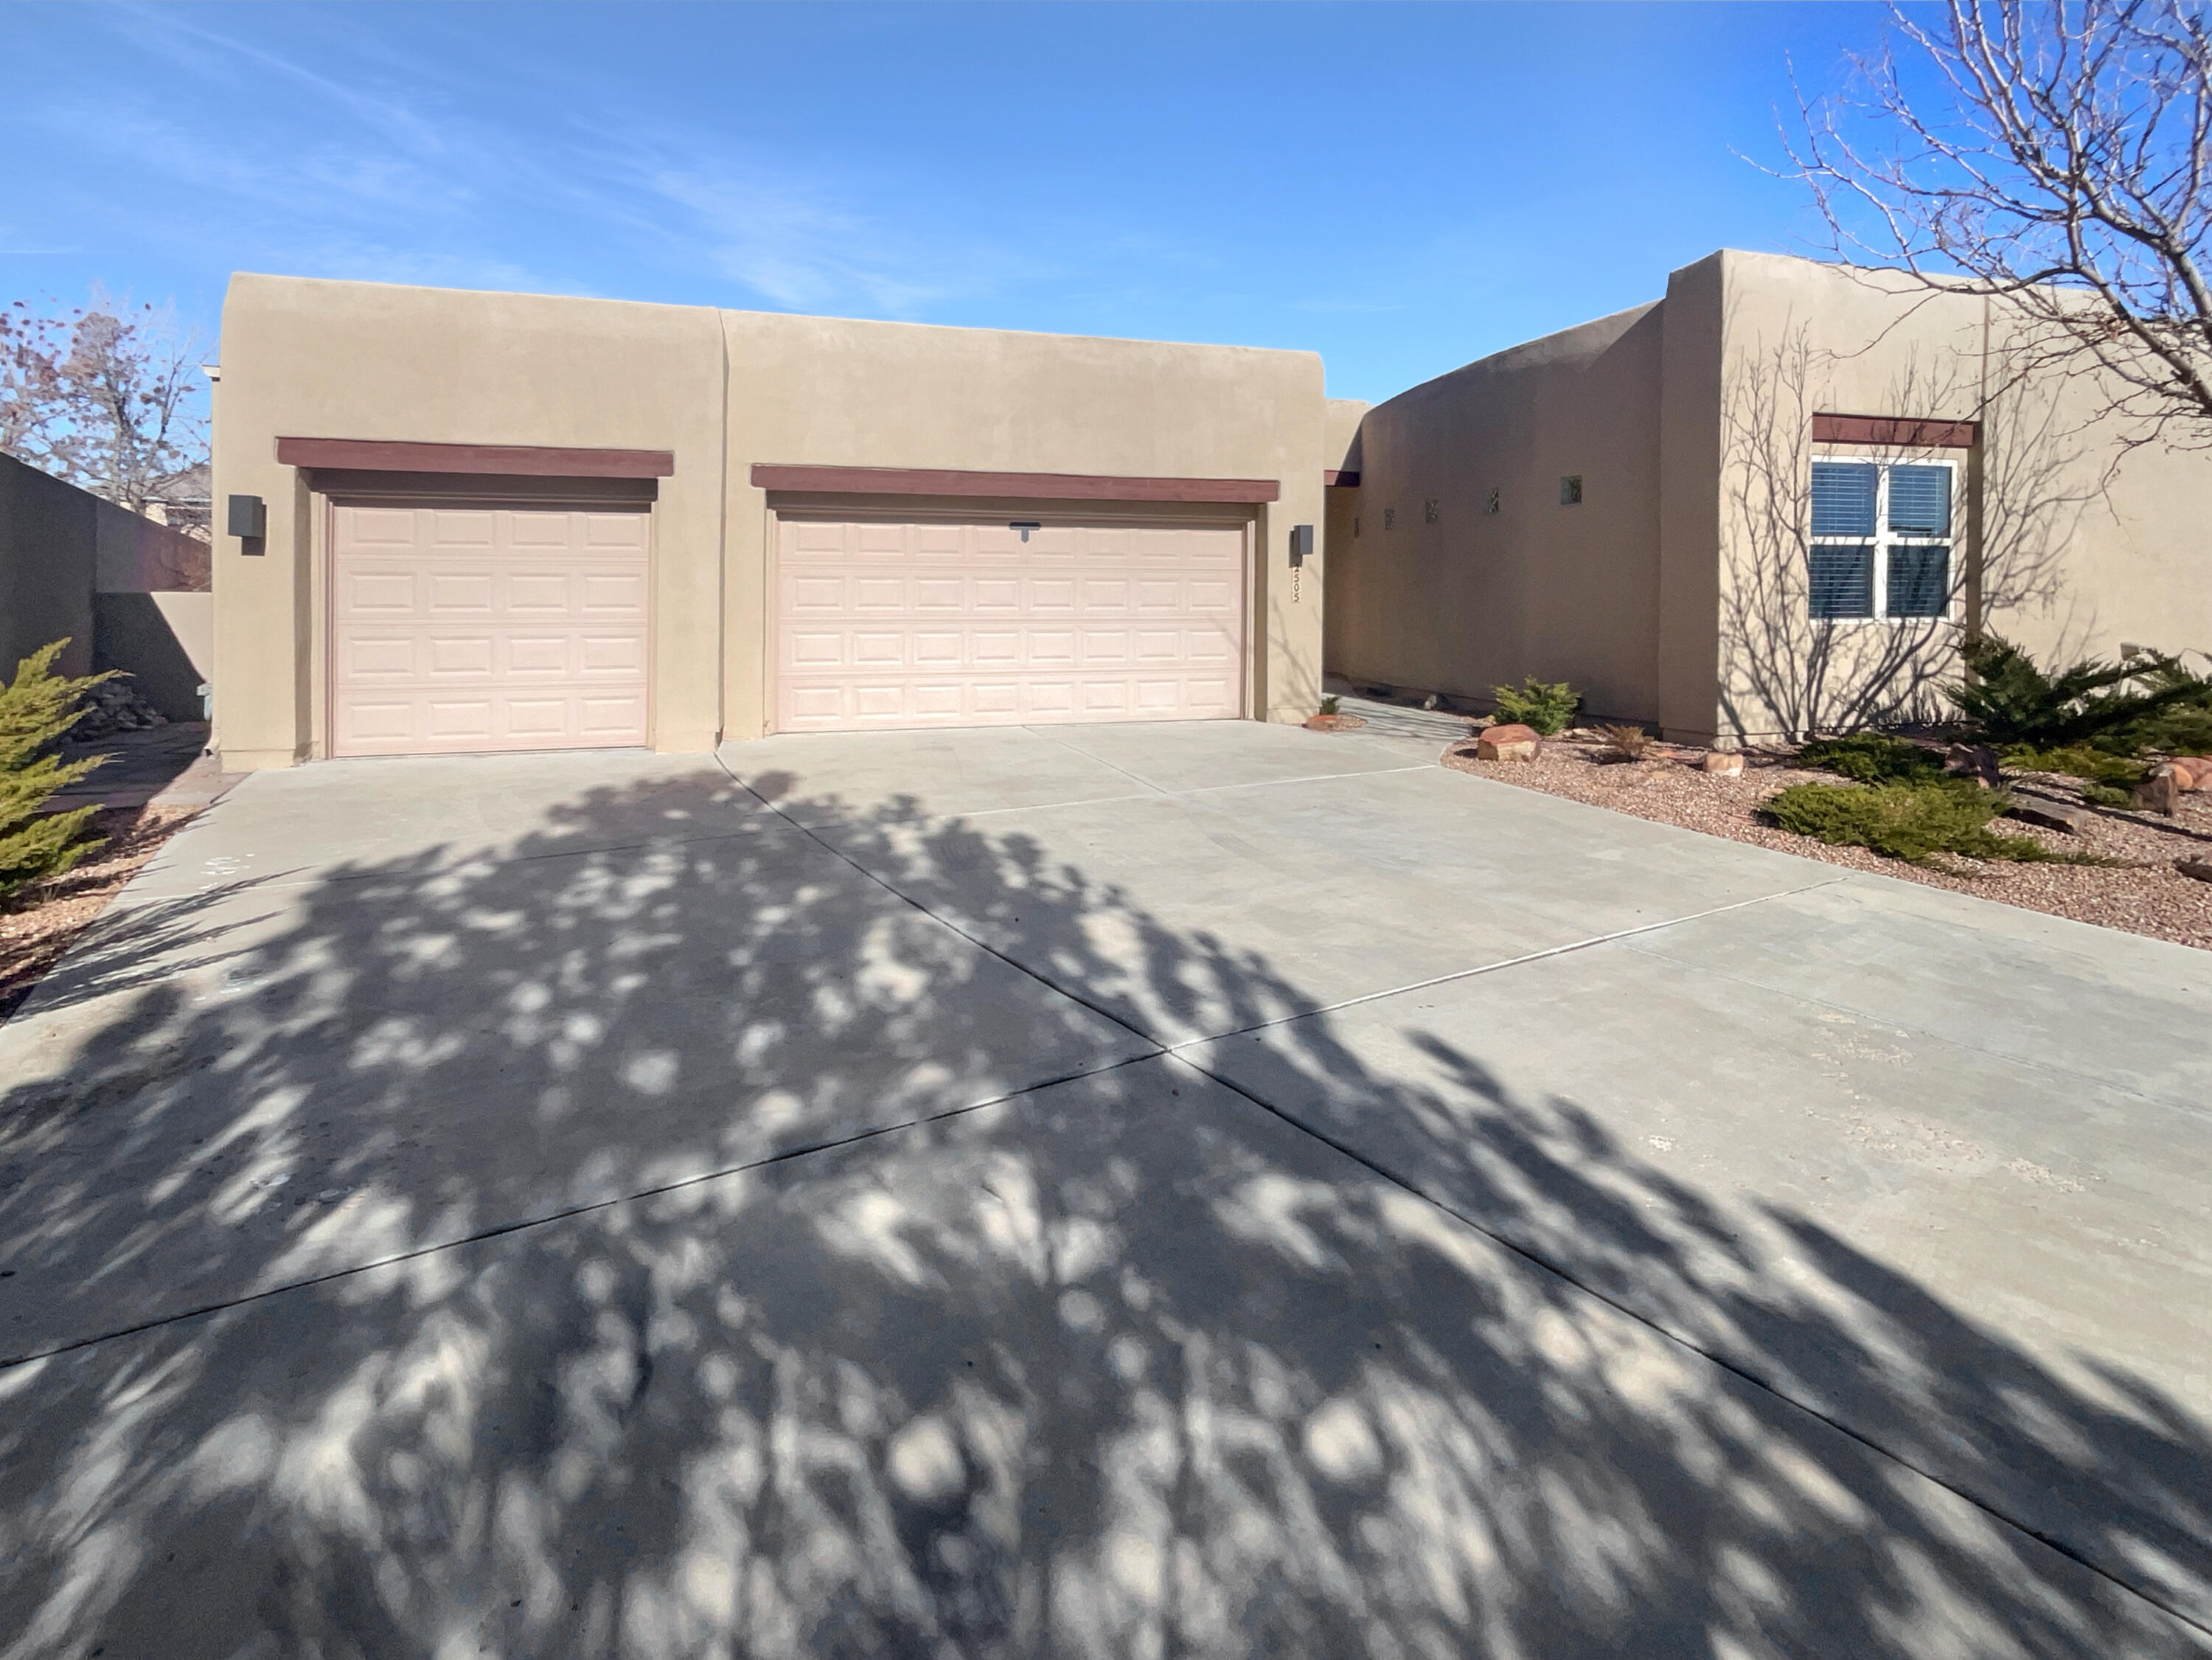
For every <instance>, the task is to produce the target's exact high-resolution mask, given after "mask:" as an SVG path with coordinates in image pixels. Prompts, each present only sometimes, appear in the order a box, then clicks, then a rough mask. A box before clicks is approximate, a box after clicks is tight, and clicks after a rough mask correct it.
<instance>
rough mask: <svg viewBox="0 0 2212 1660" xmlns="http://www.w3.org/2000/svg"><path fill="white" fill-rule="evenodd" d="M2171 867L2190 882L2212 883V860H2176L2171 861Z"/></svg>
mask: <svg viewBox="0 0 2212 1660" xmlns="http://www.w3.org/2000/svg"><path fill="white" fill-rule="evenodd" d="M2173 867H2174V869H2176V870H2178V871H2179V872H2180V873H2182V874H2183V875H2184V876H2186V877H2189V878H2191V879H2192V880H2195V881H2198V882H2212V860H2204V859H2177V860H2174V861H2173Z"/></svg>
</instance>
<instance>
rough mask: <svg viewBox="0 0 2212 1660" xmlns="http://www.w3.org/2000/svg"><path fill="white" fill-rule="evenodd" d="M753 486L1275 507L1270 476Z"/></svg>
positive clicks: (1057, 475)
mask: <svg viewBox="0 0 2212 1660" xmlns="http://www.w3.org/2000/svg"><path fill="white" fill-rule="evenodd" d="M752 481H753V488H754V489H764V490H814V491H819V492H822V493H824V494H834V495H840V496H1028V497H1034V498H1036V499H1038V500H1041V501H1060V502H1274V501H1279V500H1280V499H1281V497H1282V494H1283V487H1282V485H1281V484H1280V483H1278V482H1277V481H1276V480H1274V479H1273V478H1137V477H1121V476H1119V475H1115V474H1107V473H1091V472H969V471H955V470H948V469H940V468H927V467H818V466H773V465H768V464H766V463H762V464H759V465H756V466H755V467H754V468H753V470H752Z"/></svg>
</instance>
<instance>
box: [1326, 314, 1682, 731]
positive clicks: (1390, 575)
mask: <svg viewBox="0 0 2212 1660" xmlns="http://www.w3.org/2000/svg"><path fill="white" fill-rule="evenodd" d="M1660 323H1661V317H1660V308H1659V307H1657V306H1656V305H1648V306H1642V307H1637V308H1636V309H1634V310H1632V311H1626V312H1622V313H1620V314H1618V315H1617V316H1613V317H1607V318H1603V319H1599V320H1598V321H1596V322H1594V323H1588V324H1584V325H1582V326H1581V327H1579V328H1574V329H1569V330H1566V331H1564V332H1562V333H1559V334H1555V335H1551V336H1547V337H1546V338H1544V339H1541V340H1536V341H1532V342H1530V343H1529V344H1526V345H1522V346H1516V347H1515V348H1513V349H1512V350H1510V351H1505V352H1500V353H1498V355H1496V356H1492V357H1486V358H1484V359H1482V360H1481V361H1480V362H1474V363H1470V364H1468V366H1467V367H1466V368H1460V369H1455V370H1454V371H1453V372H1452V373H1451V374H1447V375H1443V376H1441V377H1439V378H1438V379H1437V380H1431V381H1428V382H1425V384H1423V385H1421V386H1415V387H1414V388H1413V389H1412V390H1411V391H1409V392H1401V393H1400V394H1399V395H1398V396H1397V397H1395V398H1391V399H1390V400H1389V401H1388V402H1387V403H1383V404H1378V405H1377V406H1376V408H1375V409H1373V410H1370V411H1369V412H1368V414H1367V417H1366V418H1365V420H1364V423H1363V424H1362V426H1361V428H1360V432H1359V437H1358V452H1359V467H1358V472H1359V485H1358V489H1357V490H1356V491H1341V492H1339V494H1340V495H1342V496H1346V497H1347V498H1349V499H1348V500H1346V501H1345V502H1340V503H1339V504H1338V505H1337V507H1336V508H1335V510H1334V518H1333V520H1332V535H1333V536H1334V537H1335V538H1340V539H1339V540H1337V542H1336V544H1335V545H1336V548H1337V553H1336V555H1335V556H1334V559H1333V561H1332V567H1331V569H1332V577H1331V581H1330V585H1329V593H1328V601H1329V648H1330V658H1329V663H1330V666H1331V667H1332V668H1333V669H1335V670H1337V671H1339V672H1342V673H1345V674H1346V675H1349V676H1350V677H1352V678H1353V679H1355V680H1360V679H1366V680H1378V681H1382V682H1385V683H1388V684H1398V685H1408V686H1418V687H1423V688H1426V689H1430V690H1440V691H1445V692H1449V693H1453V694H1456V695H1459V696H1468V697H1475V698H1486V697H1487V696H1488V695H1489V692H1490V689H1491V687H1492V685H1495V684H1498V683H1500V682H1505V681H1512V682H1517V681H1519V680H1520V679H1521V678H1522V677H1523V676H1526V675H1531V674H1534V675H1537V676H1540V677H1541V678H1545V679H1549V680H1558V679H1567V680H1571V681H1573V682H1574V683H1575V684H1577V686H1579V687H1581V688H1583V690H1584V692H1585V695H1586V696H1587V698H1588V701H1589V707H1590V708H1592V709H1593V710H1595V711H1598V712H1601V713H1604V714H1618V715H1621V716H1623V717H1628V718H1648V717H1649V716H1650V714H1651V713H1652V712H1653V711H1654V709H1655V708H1656V704H1657V702H1658V692H1657V686H1656V673H1657V669H1656V655H1657V649H1658V642H1657V620H1656V613H1657V607H1658V599H1659V575H1660V573H1659V549H1658V537H1657V524H1658V514H1659V489H1660V445H1659V414H1660V410H1659V404H1660V362H1661V333H1660ZM1567 477H1578V478H1580V479H1581V481H1582V499H1581V501H1580V502H1578V503H1575V504H1572V505H1567V504H1563V503H1562V502H1561V499H1560V497H1561V480H1562V479H1563V478H1567ZM1493 491H1494V492H1495V493H1496V494H1495V498H1494V503H1493V499H1492V492H1493ZM1353 520H1356V521H1357V523H1356V527H1355V526H1354V525H1353V524H1352V522H1351V521H1353Z"/></svg>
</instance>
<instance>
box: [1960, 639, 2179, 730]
mask: <svg viewBox="0 0 2212 1660" xmlns="http://www.w3.org/2000/svg"><path fill="white" fill-rule="evenodd" d="M1963 656H1964V658H1965V661H1966V669H1967V672H1968V675H1969V678H1968V679H1967V680H1966V682H1965V683H1964V684H1961V685H1958V686H1954V687H1952V688H1950V689H1949V690H1948V693H1947V696H1949V698H1950V700H1951V702H1952V703H1953V704H1954V705H1955V706H1956V707H1957V708H1958V710H1959V713H1960V714H1963V715H1965V716H1966V719H1967V720H1968V721H1970V722H1972V725H1973V727H1974V729H1975V731H1976V733H1978V735H1979V736H1980V738H1981V739H1982V740H1983V741H1984V743H1990V744H1995V745H1999V746H2000V747H2008V746H2026V747H2032V748H2036V749H2063V748H2066V747H2069V746H2070V745H2076V744H2090V745H2095V746H2096V747H2097V748H2099V749H2102V750H2108V751H2112V752H2114V753H2117V754H2128V755H2132V754H2136V753H2139V752H2140V751H2142V749H2144V748H2145V747H2147V746H2148V745H2151V744H2153V743H2154V742H2159V741H2160V740H2161V739H2163V738H2166V737H2169V736H2171V734H2172V730H2178V729H2179V728H2181V727H2187V726H2191V725H2197V726H2203V727H2209V728H2212V678H2206V677H2204V676H2203V675H2197V674H2191V672H2189V671H2188V670H2187V669H2185V668H2184V667H2182V666H2181V661H2180V660H2179V658H2174V657H2167V656H2165V655H2163V654H2160V653H2158V652H2142V653H2138V654H2136V655H2134V656H2131V657H2127V658H2124V659H2122V660H2120V661H2118V662H2117V663H2106V662H2100V661H2098V660H2095V659H2089V660H2085V661H2082V662H2079V663H2076V664H2075V665H2074V666H2073V667H2071V668H2069V669H2063V670H2061V671H2059V672H2057V673H2055V674H2054V673H2051V672H2046V671H2045V670H2044V669H2042V668H2039V667H2038V666H2036V663H2035V660H2033V658H2031V657H2030V656H2029V655H2028V654H2027V653H2026V652H2024V651H2022V650H2021V649H2020V648H2019V647H2017V646H2015V645H2013V644H2011V643H2009V642H2007V641H2003V640H2000V639H1999V638H1997V636H1996V635H1993V634H1992V635H1984V636H1982V638H1980V639H1979V640H1977V641H1975V642H1972V644H1970V645H1969V646H1967V647H1966V650H1965V652H1964V653H1963ZM2192 717H2194V719H2193V720H2192ZM2161 728H2166V729H2169V730H2168V731H2167V732H2164V733H2162V732H2161Z"/></svg>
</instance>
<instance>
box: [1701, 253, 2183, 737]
mask: <svg viewBox="0 0 2212 1660" xmlns="http://www.w3.org/2000/svg"><path fill="white" fill-rule="evenodd" d="M1718 258H1720V260H1721V261H1722V262H1723V271H1724V276H1723V286H1724V290H1725V292H1724V296H1723V301H1722V312H1723V333H1724V344H1723V352H1722V374H1723V392H1722V397H1721V404H1722V421H1721V428H1722V434H1723V444H1722V447H1723V457H1722V465H1721V469H1720V472H1719V479H1720V489H1719V502H1718V515H1717V516H1718V520H1719V525H1720V534H1719V544H1718V545H1719V550H1720V556H1719V558H1718V560H1717V565H1716V569H1717V574H1718V576H1719V579H1720V588H1719V605H1718V611H1717V617H1718V623H1719V634H1720V642H1721V650H1720V660H1721V673H1720V676H1719V684H1718V688H1717V690H1718V700H1717V703H1718V707H1717V712H1716V722H1715V724H1716V727H1717V729H1718V730H1719V731H1720V732H1721V733H1723V735H1724V736H1747V737H1751V738H1759V737H1762V736H1768V735H1773V734H1784V733H1803V732H1806V731H1812V730H1829V729H1835V728H1839V727H1851V726H1855V725H1859V724H1863V723H1864V722H1866V721H1875V720H1883V719H1891V718H1896V717H1898V716H1900V715H1912V714H1941V713H1942V712H1943V709H1944V708H1945V704H1944V702H1943V700H1942V687H1943V686H1944V685H1945V684H1949V683H1951V682H1952V681H1954V680H1955V678H1956V677H1957V672H1958V669H1957V649H1958V645H1959V643H1960V639H1961V638H1962V636H1963V634H1964V630H1965V629H1966V626H1967V625H1968V623H1970V621H1971V620H1972V618H1973V617H1976V616H1979V617H1981V618H1982V619H1983V622H1984V626H1986V627H1988V628H1990V629H1993V630H1994V631H1996V632H1997V633H1999V634H2002V635H2004V636H2006V637H2007V638H2008V639H2010V640H2012V641H2014V642H2015V643H2017V644H2019V645H2021V646H2022V647H2025V648H2027V650H2028V651H2029V652H2030V653H2031V654H2033V655H2035V656H2036V657H2037V658H2038V659H2039V660H2045V661H2052V660H2066V661H2069V662H2070V661H2072V660H2076V659H2078V658H2080V657H2082V656H2085V655H2103V656H2110V655H2114V654H2117V653H2118V650H2119V648H2120V647H2121V645H2122V644H2123V643H2131V644H2142V645H2150V646H2156V647H2160V648H2166V649H2183V648H2187V649H2197V650H2202V649H2206V648H2212V581H2207V580H2206V578H2205V576H2204V575H2203V572H2204V570H2205V568H2206V565H2205V555H2206V554H2207V552H2212V534H2208V532H2207V531H2206V530H2205V528H2204V527H2205V526H2208V525H2212V456H2207V455H2205V454H2203V453H2196V452H2188V451H2177V450H2174V449H2172V448H2170V447H2166V446H2163V445H2156V444H2154V445H2150V446H2147V447H2142V448H2136V449H2132V450H2131V449H2130V446H2129V440H2130V437H2131V436H2134V434H2132V433H2131V432H2130V429H2128V428H2126V427H2125V426H2124V425H2123V424H2122V423H2118V422H2117V421H2113V420H2108V419H2099V418H2097V417H2098V415H2099V411H2100V409H2101V408H2102V407H2103V402H2104V397H2105V394H2104V392H2102V391H2101V390H2100V387H2099V386H2098V385H2097V383H2096V381H2095V380H2094V379H2093V377H2091V376H2087V375H2079V376H2071V375H2056V374H2048V373H2044V374H2027V375H2021V374H2016V373H2015V371H2014V369H2013V367H2012V362H2013V360H2012V356H2011V355H2010V351H2009V350H2008V346H2009V343H2008V333H2009V325H2008V319H2007V316H2006V313H2005V312H2004V309H2003V306H2002V301H1990V300H1987V299H1984V297H1982V296H1980V295H1968V294H1959V295H1943V294H1935V295H1931V294H1929V292H1928V291H1927V290H1925V289H1923V288H1921V287H1919V286H1917V284H1913V283H1910V282H1908V281H1906V280H1905V279H1901V278H1899V277H1895V276H1893V275H1890V274H1886V273H1881V272H1874V271H1848V270H1844V269H1840V268H1838V267H1835V266H1829V265H1816V264H1814V263H1813V262H1811V261H1808V260H1803V259H1796V258H1784V257H1781V256H1777V255H1768V254H1753V253H1740V252H1729V253H1726V254H1723V255H1721V256H1718ZM1672 303H1673V302H1672V301H1671V300H1670V301H1669V304H1670V306H1671V304H1672ZM1821 411H1826V412H1835V413H1844V414H1864V415H1889V416H1911V417H1936V418H1942V419H1949V420H1961V421H1975V420H1978V421H1979V422H1980V423H1981V441H1980V443H1979V445H1978V447H1976V448H1974V449H1972V450H1944V451H1931V452H1928V453H1926V454H1924V455H1923V456H1909V455H1905V454H1901V453H1890V452H1887V451H1884V450H1881V449H1878V448H1875V447H1869V446H1828V445H1816V444H1815V443H1814V441H1812V438H1811V435H1810V428H1811V417H1812V416H1813V415H1814V413H1815V412H1821ZM1818 453H1833V454H1837V455H1848V456H1855V457H1865V458H1869V459H1950V460H1954V461H1955V462H1957V463H1958V464H1959V465H1961V467H1962V468H1964V469H1965V470H1966V474H1967V482H1968V484H1969V497H1968V503H1967V506H1968V508H1969V510H1970V514H1971V515H1972V516H1971V518H1970V519H1969V520H1967V521H1966V522H1961V523H1960V524H1958V525H1957V526H1954V570H1955V571H1957V572H1958V573H1959V575H1960V577H1961V578H1962V580H1963V581H1965V584H1966V594H1965V596H1964V598H1963V600H1962V603H1961V604H1960V605H1959V606H1958V607H1957V609H1956V614H1955V615H1954V618H1952V619H1950V620H1948V621H1940V622H1939V621H1920V622H1914V621H1910V620H1905V621H1895V622H1880V623H1839V624H1831V625H1826V626H1825V627H1822V626H1819V625H1814V624H1813V623H1810V622H1809V621H1808V618H1807V617H1806V614H1805V604H1804V578H1803V570H1804V534H1805V527H1806V525H1807V521H1808V517H1809V508H1808V500H1807V496H1806V491H1807V489H1808V487H1809V477H1810V466H1811V462H1812V460H1813V459H1814V456H1815V455H1816V454H1818ZM1977 532H1978V534H1977Z"/></svg>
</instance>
